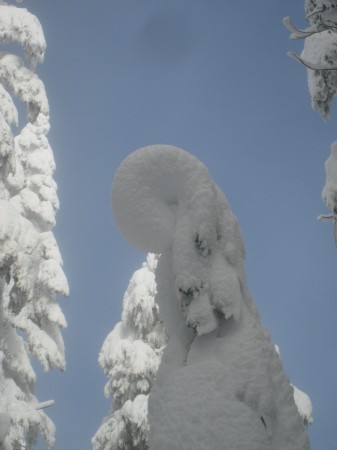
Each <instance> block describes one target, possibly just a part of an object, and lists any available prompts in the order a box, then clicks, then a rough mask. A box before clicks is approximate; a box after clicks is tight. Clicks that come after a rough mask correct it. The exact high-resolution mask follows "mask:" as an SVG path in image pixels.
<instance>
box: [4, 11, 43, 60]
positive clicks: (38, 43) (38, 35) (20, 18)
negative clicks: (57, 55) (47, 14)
mask: <svg viewBox="0 0 337 450" xmlns="http://www.w3.org/2000/svg"><path fill="white" fill-rule="evenodd" d="M0 37H1V41H2V42H3V43H11V42H17V43H18V44H20V45H21V46H22V47H23V49H24V52H25V56H26V58H27V60H28V61H29V63H30V64H31V66H32V67H33V68H35V67H36V65H37V64H38V63H41V62H43V59H44V54H45V51H46V40H45V38H44V34H43V30H42V26H41V24H40V22H39V20H38V18H37V17H36V16H34V15H33V14H31V13H30V12H29V11H27V9H25V8H17V7H13V6H12V5H3V4H1V5H0Z"/></svg>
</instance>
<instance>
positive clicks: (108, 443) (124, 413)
mask: <svg viewBox="0 0 337 450" xmlns="http://www.w3.org/2000/svg"><path fill="white" fill-rule="evenodd" d="M156 265H157V257H156V256H155V255H153V254H149V255H148V257H147V261H146V263H144V264H143V267H142V268H141V269H139V270H137V271H136V272H135V273H134V274H133V276H132V278H131V280H130V283H129V286H128V288H127V290H126V292H125V295H124V299H123V311H122V321H121V322H119V323H118V324H117V325H116V326H115V327H114V329H113V330H112V332H111V333H110V334H109V335H108V336H107V337H106V339H105V341H104V343H103V346H102V349H101V352H100V354H99V364H100V366H101V367H102V369H103V370H104V372H105V374H106V375H107V376H108V378H109V379H108V382H107V384H106V386H105V395H106V397H112V399H113V402H112V408H111V412H110V414H109V416H107V417H106V418H105V419H104V421H103V424H102V425H101V427H100V428H99V429H98V431H97V433H96V434H95V436H94V437H93V439H92V443H93V448H94V450H108V449H109V450H146V449H147V448H148V419H147V401H148V395H149V392H150V390H151V387H152V385H153V382H154V379H155V376H156V373H157V370H158V366H159V362H160V358H161V352H162V349H163V347H164V346H165V344H166V334H165V330H164V327H163V324H162V322H161V321H160V319H159V310H158V305H157V304H156V303H155V301H154V298H155V294H156V283H155V277H154V271H155V268H156Z"/></svg>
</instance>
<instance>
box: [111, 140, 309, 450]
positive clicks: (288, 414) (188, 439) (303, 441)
mask: <svg viewBox="0 0 337 450" xmlns="http://www.w3.org/2000/svg"><path fill="white" fill-rule="evenodd" d="M113 210H114V214H115V218H116V221H117V224H118V225H119V227H120V229H121V231H122V232H123V234H124V236H125V237H126V239H127V240H128V241H129V242H130V243H131V244H133V245H135V246H136V247H137V248H139V249H141V250H143V251H150V252H154V253H161V256H160V258H159V262H158V266H157V269H156V272H155V274H156V282H157V294H156V301H157V302H158V304H159V309H160V315H161V317H162V319H163V321H164V324H165V328H166V330H167V332H168V336H169V341H168V345H167V346H166V348H165V350H164V354H163V357H162V360H161V364H160V367H159V370H158V373H157V378H156V381H155V384H154V386H153V388H152V391H151V394H150V398H149V423H150V438H149V447H150V449H152V450H160V449H163V448H165V449H166V450H183V449H186V450H190V449H191V448H193V449H196V450H219V449H222V450H242V449H243V448H247V449H248V448H249V450H280V449H287V450H307V449H309V442H308V438H307V435H306V431H305V427H304V425H303V421H302V419H301V417H300V415H299V413H298V411H297V408H296V406H295V403H294V399H293V389H292V387H291V386H290V383H289V380H288V378H287V376H286V375H285V374H284V372H283V369H282V366H281V362H280V359H279V357H278V355H277V353H276V351H275V348H274V346H273V345H272V344H271V342H270V340H269V337H268V334H267V333H266V331H265V330H264V328H263V327H262V325H261V323H260V319H259V316H258V313H257V310H256V307H255V305H254V304H253V302H252V300H251V298H250V295H249V292H248V289H247V285H246V280H245V274H244V270H243V258H244V247H243V242H242V239H241V236H240V231H239V227H238V224H237V220H236V218H235V216H234V215H233V213H232V211H231V210H230V208H229V206H228V203H227V201H226V199H225V197H224V195H223V193H222V192H221V191H220V189H219V188H218V187H217V186H216V185H215V183H214V182H213V180H212V179H211V177H210V175H209V173H208V171H207V169H206V167H205V166H204V165H203V164H202V163H201V162H200V161H198V160H197V159H196V158H195V157H193V156H192V155H191V154H189V153H187V152H185V151H183V150H181V149H178V148H176V147H172V146H150V147H146V148H144V149H140V150H138V151H136V152H134V153H132V154H131V155H130V156H129V157H128V158H126V160H124V161H123V163H122V164H121V166H120V167H119V169H118V171H117V174H116V176H115V179H114V183H113Z"/></svg>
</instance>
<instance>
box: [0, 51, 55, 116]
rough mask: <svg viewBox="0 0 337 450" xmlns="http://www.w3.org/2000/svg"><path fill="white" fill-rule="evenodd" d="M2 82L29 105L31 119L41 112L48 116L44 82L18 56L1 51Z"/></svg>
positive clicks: (0, 77) (0, 74)
mask: <svg viewBox="0 0 337 450" xmlns="http://www.w3.org/2000/svg"><path fill="white" fill-rule="evenodd" d="M0 82H1V83H3V84H4V85H8V86H9V87H10V89H11V90H12V92H13V93H14V95H15V96H16V97H17V98H18V99H19V100H21V101H22V102H23V103H25V104H26V105H27V107H28V117H29V120H30V121H32V122H34V121H35V119H36V118H37V116H38V115H39V114H40V113H42V114H44V115H46V116H48V114H49V105H48V99H47V96H46V91H45V88H44V84H43V82H42V81H41V80H40V79H39V77H38V76H37V75H36V74H35V73H34V72H33V71H31V70H30V69H28V68H27V67H25V66H24V64H23V62H22V60H21V59H20V58H19V57H18V56H16V55H10V54H6V53H0Z"/></svg>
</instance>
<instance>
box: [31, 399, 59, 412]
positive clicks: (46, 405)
mask: <svg viewBox="0 0 337 450" xmlns="http://www.w3.org/2000/svg"><path fill="white" fill-rule="evenodd" d="M53 405H55V401H54V400H47V401H46V402H41V403H38V404H37V405H35V409H36V410H37V411H38V410H40V409H46V408H49V407H50V406H53Z"/></svg>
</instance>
